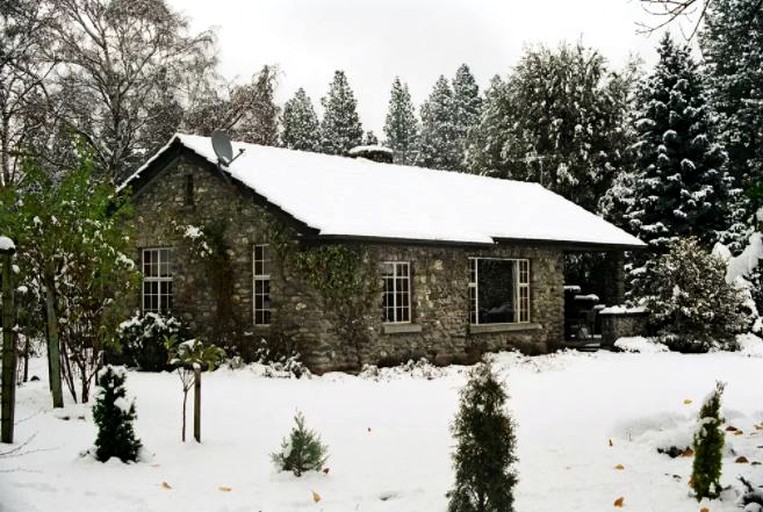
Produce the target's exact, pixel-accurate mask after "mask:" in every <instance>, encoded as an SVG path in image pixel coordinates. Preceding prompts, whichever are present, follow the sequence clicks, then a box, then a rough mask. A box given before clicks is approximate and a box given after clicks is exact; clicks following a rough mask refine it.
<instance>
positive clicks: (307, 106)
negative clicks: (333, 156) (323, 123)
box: [281, 87, 321, 152]
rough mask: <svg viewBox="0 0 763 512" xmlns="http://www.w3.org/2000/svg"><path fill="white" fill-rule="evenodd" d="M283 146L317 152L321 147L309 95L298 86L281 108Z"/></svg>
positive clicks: (316, 120)
mask: <svg viewBox="0 0 763 512" xmlns="http://www.w3.org/2000/svg"><path fill="white" fill-rule="evenodd" d="M281 139H282V140H283V144H284V146H286V147H287V148H289V149H298V150H300V151H313V152H318V151H320V148H321V135H320V125H319V123H318V116H317V115H315V109H314V108H313V103H312V101H311V100H310V97H309V96H308V95H307V93H306V92H305V90H304V89H303V88H301V87H300V88H299V89H298V90H297V92H296V94H294V97H293V98H291V99H290V100H289V101H287V102H286V104H285V105H284V109H283V135H282V136H281Z"/></svg>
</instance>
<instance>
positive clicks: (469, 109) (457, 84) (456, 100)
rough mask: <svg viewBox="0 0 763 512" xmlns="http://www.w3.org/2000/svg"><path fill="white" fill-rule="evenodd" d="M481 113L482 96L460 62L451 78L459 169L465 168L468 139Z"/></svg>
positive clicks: (466, 69)
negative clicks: (459, 158) (459, 159)
mask: <svg viewBox="0 0 763 512" xmlns="http://www.w3.org/2000/svg"><path fill="white" fill-rule="evenodd" d="M481 113H482V98H481V97H480V89H479V86H478V85H477V81H476V80H475V78H474V75H472V72H471V71H470V70H469V66H467V65H466V64H462V65H461V66H460V67H459V68H458V70H456V77H455V78H454V79H453V115H454V124H455V128H456V143H457V144H458V150H459V152H460V153H461V165H460V168H461V169H465V168H466V163H467V154H466V153H467V150H468V148H469V139H470V138H471V137H472V135H473V132H474V131H475V128H476V127H477V126H478V125H479V122H480V115H481Z"/></svg>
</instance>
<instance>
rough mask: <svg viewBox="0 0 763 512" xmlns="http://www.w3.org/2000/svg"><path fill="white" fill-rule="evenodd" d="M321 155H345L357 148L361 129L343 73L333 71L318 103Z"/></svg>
mask: <svg viewBox="0 0 763 512" xmlns="http://www.w3.org/2000/svg"><path fill="white" fill-rule="evenodd" d="M321 104H322V105H323V120H322V121H321V127H320V132H321V151H322V152H323V153H328V154H329V155H346V154H347V152H348V151H349V150H351V149H352V148H354V147H355V146H358V145H360V143H361V139H362V137H363V128H362V126H361V124H360V117H359V116H358V111H357V107H358V102H357V100H355V94H354V93H353V92H352V89H351V88H350V84H349V82H348V81H347V76H346V75H345V74H344V71H336V72H335V73H334V79H333V80H332V82H331V85H330V87H329V92H328V94H327V95H326V96H325V97H323V98H322V99H321Z"/></svg>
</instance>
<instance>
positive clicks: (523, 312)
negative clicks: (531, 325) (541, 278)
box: [469, 258, 530, 325]
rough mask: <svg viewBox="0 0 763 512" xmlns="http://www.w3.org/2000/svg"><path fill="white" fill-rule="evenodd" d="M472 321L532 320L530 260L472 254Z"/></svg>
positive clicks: (470, 274) (470, 295) (509, 321)
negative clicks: (473, 256)
mask: <svg viewBox="0 0 763 512" xmlns="http://www.w3.org/2000/svg"><path fill="white" fill-rule="evenodd" d="M469 262H470V265H469V266H470V270H469V299H470V302H471V309H470V312H469V323H471V324H477V325H478V324H495V323H525V322H529V321H530V261H529V260H517V259H498V258H470V259H469Z"/></svg>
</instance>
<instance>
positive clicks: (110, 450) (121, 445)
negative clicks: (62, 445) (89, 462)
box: [93, 366, 141, 462]
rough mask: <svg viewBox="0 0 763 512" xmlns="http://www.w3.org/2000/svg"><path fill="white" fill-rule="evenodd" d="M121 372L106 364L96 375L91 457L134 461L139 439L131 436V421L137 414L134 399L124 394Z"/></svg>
mask: <svg viewBox="0 0 763 512" xmlns="http://www.w3.org/2000/svg"><path fill="white" fill-rule="evenodd" d="M124 383H125V372H124V370H121V369H120V370H115V369H114V368H113V367H111V366H107V367H106V369H105V370H104V371H103V372H102V373H101V375H100V377H99V378H98V386H99V387H100V389H99V390H98V394H97V396H96V401H95V405H94V406H93V420H95V424H96V426H97V427H98V436H97V437H96V439H95V446H96V452H95V457H96V458H97V459H98V460H99V461H101V462H106V461H107V460H109V459H110V458H111V457H118V458H119V459H120V460H121V461H122V462H128V461H135V460H137V458H138V452H139V451H140V448H141V442H140V441H139V440H138V439H136V438H135V432H134V431H133V426H132V422H133V421H135V418H136V417H137V416H136V414H135V403H134V402H130V401H128V400H127V398H125V394H126V391H125V388H124Z"/></svg>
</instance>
